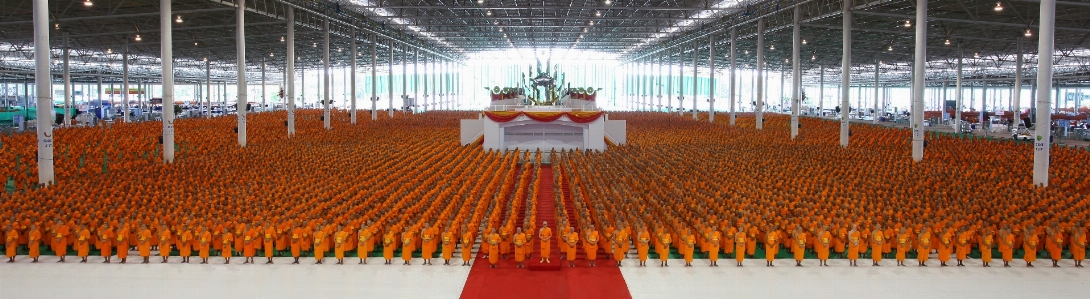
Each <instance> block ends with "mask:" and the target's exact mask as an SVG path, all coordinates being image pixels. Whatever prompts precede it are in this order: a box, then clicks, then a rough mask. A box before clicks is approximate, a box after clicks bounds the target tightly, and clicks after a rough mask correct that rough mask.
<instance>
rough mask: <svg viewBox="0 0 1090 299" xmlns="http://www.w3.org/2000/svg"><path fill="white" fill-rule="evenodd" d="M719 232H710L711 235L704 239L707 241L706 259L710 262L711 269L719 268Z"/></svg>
mask: <svg viewBox="0 0 1090 299" xmlns="http://www.w3.org/2000/svg"><path fill="white" fill-rule="evenodd" d="M721 236H722V235H721V234H720V233H719V231H712V233H711V234H710V235H709V236H708V237H705V238H706V239H708V248H707V249H708V259H709V260H711V266H712V267H719V243H720V242H721V241H722V240H720V239H721Z"/></svg>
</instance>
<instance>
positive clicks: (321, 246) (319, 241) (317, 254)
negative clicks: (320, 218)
mask: <svg viewBox="0 0 1090 299" xmlns="http://www.w3.org/2000/svg"><path fill="white" fill-rule="evenodd" d="M311 236H312V237H314V260H315V262H314V264H315V265H319V264H321V263H322V259H324V258H325V251H326V245H327V244H326V243H325V239H326V233H325V229H323V227H322V226H321V225H319V226H318V229H316V230H314V234H313V235H311Z"/></svg>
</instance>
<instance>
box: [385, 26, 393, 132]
mask: <svg viewBox="0 0 1090 299" xmlns="http://www.w3.org/2000/svg"><path fill="white" fill-rule="evenodd" d="M386 49H387V50H390V51H389V53H390V60H389V61H387V65H388V66H389V71H390V72H389V74H388V76H387V77H388V78H389V80H386V81H387V83H389V84H388V85H389V86H388V87H389V91H390V98H389V100H390V106H388V107H387V109H386V112H387V113H388V114H389V115H390V118H394V40H393V39H388V40H386Z"/></svg>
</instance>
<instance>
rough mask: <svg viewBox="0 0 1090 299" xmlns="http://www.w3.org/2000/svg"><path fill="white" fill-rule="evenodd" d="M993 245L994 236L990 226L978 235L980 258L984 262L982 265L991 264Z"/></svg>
mask: <svg viewBox="0 0 1090 299" xmlns="http://www.w3.org/2000/svg"><path fill="white" fill-rule="evenodd" d="M994 247H995V237H994V234H992V229H991V228H985V229H984V233H983V234H982V235H981V236H980V247H979V249H980V260H981V261H982V262H984V267H991V266H992V265H990V264H991V262H992V248H994Z"/></svg>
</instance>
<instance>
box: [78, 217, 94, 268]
mask: <svg viewBox="0 0 1090 299" xmlns="http://www.w3.org/2000/svg"><path fill="white" fill-rule="evenodd" d="M76 236H77V237H76V256H78V257H80V258H81V260H80V263H87V256H88V255H89V254H90V252H91V231H90V230H88V229H87V227H85V226H83V224H79V225H77V226H76Z"/></svg>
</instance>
